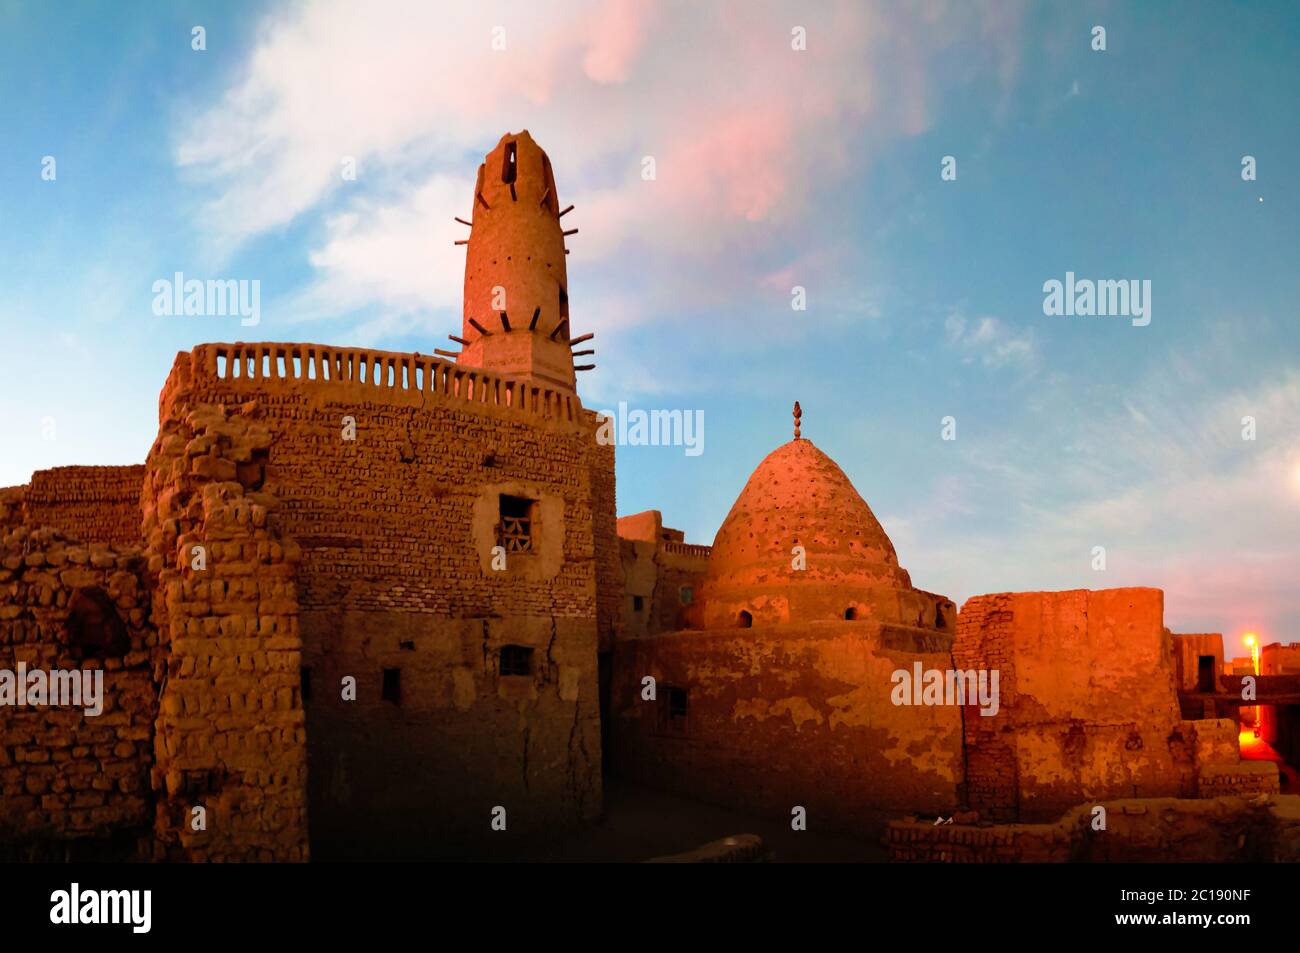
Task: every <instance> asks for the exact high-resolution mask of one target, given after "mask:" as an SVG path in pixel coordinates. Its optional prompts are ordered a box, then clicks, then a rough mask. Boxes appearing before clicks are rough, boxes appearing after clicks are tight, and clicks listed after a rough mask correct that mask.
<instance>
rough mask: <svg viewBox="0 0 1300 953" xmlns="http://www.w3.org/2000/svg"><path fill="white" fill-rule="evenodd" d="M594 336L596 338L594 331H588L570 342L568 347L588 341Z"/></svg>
mask: <svg viewBox="0 0 1300 953" xmlns="http://www.w3.org/2000/svg"><path fill="white" fill-rule="evenodd" d="M595 336H596V332H595V331H588V332H587V333H586V334H584V335H582V336H581V337H576V338H574V339H573V340H572V341H570V342H569V347H573V346H574V345H575V344H582V343H583V342H584V341H590V340H591V339H592V338H594V337H595Z"/></svg>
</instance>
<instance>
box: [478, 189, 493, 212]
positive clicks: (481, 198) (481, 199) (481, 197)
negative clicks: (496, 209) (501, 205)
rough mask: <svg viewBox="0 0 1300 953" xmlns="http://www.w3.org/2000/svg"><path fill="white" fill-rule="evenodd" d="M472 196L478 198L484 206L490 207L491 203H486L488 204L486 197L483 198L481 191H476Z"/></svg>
mask: <svg viewBox="0 0 1300 953" xmlns="http://www.w3.org/2000/svg"><path fill="white" fill-rule="evenodd" d="M474 198H476V199H478V200H479V203H480V204H481V205H482V206H483V207H484V208H487V209H490V208H491V207H492V206H491V205H488V204H487V199H485V198H483V193H482V192H479V193H477V194H476V195H475V196H474Z"/></svg>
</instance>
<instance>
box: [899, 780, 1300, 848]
mask: <svg viewBox="0 0 1300 953" xmlns="http://www.w3.org/2000/svg"><path fill="white" fill-rule="evenodd" d="M1097 807H1102V808H1104V809H1105V812H1106V813H1105V829H1104V830H1098V829H1097V826H1096V820H1097V817H1098V815H1096V814H1095V813H1094V812H1095V809H1096V808H1097ZM886 844H887V845H888V847H889V858H890V860H893V861H903V862H909V863H949V864H952V863H1018V862H1027V863H1043V862H1049V861H1050V862H1063V861H1078V862H1093V863H1156V862H1160V863H1170V862H1175V863H1177V862H1199V863H1226V862H1234V863H1240V862H1243V861H1245V862H1250V861H1254V862H1275V863H1295V862H1296V861H1297V860H1300V797H1267V796H1265V797H1262V798H1256V799H1253V800H1250V801H1247V800H1244V799H1242V798H1239V797H1220V798H1214V799H1205V800H1181V799H1174V798H1149V799H1148V798H1138V799H1126V800H1118V801H1105V802H1099V803H1096V804H1082V805H1079V806H1078V807H1076V808H1073V809H1072V810H1070V811H1067V812H1066V813H1065V814H1064V815H1063V816H1061V817H1060V818H1059V819H1057V820H1056V821H1054V822H1051V823H1042V824H1000V825H989V826H976V825H963V824H942V825H938V826H936V825H935V824H934V822H933V821H932V820H927V819H925V818H916V819H907V820H899V821H894V822H893V823H891V824H890V825H889V830H888V832H887V833H886Z"/></svg>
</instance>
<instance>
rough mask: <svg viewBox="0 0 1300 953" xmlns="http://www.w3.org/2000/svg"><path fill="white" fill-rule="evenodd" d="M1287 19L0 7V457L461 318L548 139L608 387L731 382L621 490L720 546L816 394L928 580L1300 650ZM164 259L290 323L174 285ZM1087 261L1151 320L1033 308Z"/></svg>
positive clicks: (13, 479)
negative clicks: (203, 379)
mask: <svg viewBox="0 0 1300 953" xmlns="http://www.w3.org/2000/svg"><path fill="white" fill-rule="evenodd" d="M195 25H202V26H203V27H204V29H205V30H206V46H207V48H206V50H203V51H195V50H193V49H191V30H192V28H193V27H194V26H195ZM1096 25H1101V26H1104V27H1105V29H1106V49H1105V51H1094V50H1093V49H1091V40H1092V34H1091V31H1092V28H1093V27H1094V26H1096ZM795 26H802V27H804V28H805V30H806V34H807V44H806V45H807V49H805V50H802V51H795V50H792V49H791V30H792V28H794V27H795ZM497 28H501V30H503V31H504V32H503V33H500V34H497V33H494V30H496V29H497ZM497 35H500V36H503V37H504V40H505V49H499V50H494V49H493V48H492V40H493V38H494V36H497ZM1298 45H1300V8H1297V7H1296V6H1295V4H1293V3H1283V2H1276V3H1270V2H1257V3H1250V4H1222V3H1213V4H1208V3H1207V4H1201V3H1190V2H1179V3H1172V2H1171V3H1164V2H1144V3H1130V4H1118V3H1087V2H1083V3H1036V4H1026V5H1020V4H1016V3H1012V2H999V3H975V2H961V3H958V2H955V0H954V2H952V3H944V2H932V3H916V4H907V3H903V2H895V0H891V2H882V3H879V4H864V3H846V4H836V3H825V4H817V5H812V6H811V8H809V5H801V4H793V3H791V4H781V3H753V4H738V3H722V2H720V3H716V4H708V5H701V4H691V3H686V2H678V3H662V2H660V3H656V2H648V0H646V2H639V0H614V2H608V3H604V4H588V3H556V4H548V5H545V8H544V9H541V8H539V5H537V4H511V3H490V2H489V3H481V4H444V5H431V4H414V3H412V4H397V3H393V4H377V5H373V6H368V7H367V8H366V12H365V13H362V12H359V11H358V10H357V9H356V5H344V4H292V5H282V4H259V3H241V4H238V5H234V4H226V3H182V4H175V5H168V6H166V7H162V6H159V5H157V4H152V3H143V2H118V3H102V4H98V3H71V4H66V5H62V6H61V7H59V8H58V9H54V8H51V7H50V6H49V5H45V4H35V3H32V4H28V3H14V2H3V0H0V122H3V124H4V127H5V134H4V136H3V137H2V138H0V222H3V223H4V226H5V227H4V228H2V229H0V287H2V288H3V289H4V294H3V298H2V299H0V301H2V302H3V303H2V304H0V320H3V324H4V331H5V335H6V344H7V346H6V348H5V350H4V352H3V353H4V362H3V369H4V386H3V387H0V419H2V420H3V421H4V428H5V431H4V446H5V447H6V450H7V451H8V452H6V453H5V454H4V456H3V458H2V459H0V485H10V484H16V483H22V482H26V481H27V480H28V479H29V478H30V474H31V472H32V471H33V470H34V469H40V468H44V467H49V466H57V465H61V464H71V463H81V464H94V463H129V462H138V461H141V460H142V459H143V458H144V456H145V454H146V452H147V450H148V447H149V445H150V443H151V442H152V439H153V436H154V433H155V427H156V413H157V396H158V391H159V389H160V388H161V386H162V383H163V380H164V379H165V377H166V374H167V371H168V370H169V368H170V366H171V362H172V360H173V358H174V356H175V354H176V352H177V351H179V350H184V349H188V348H190V347H192V346H194V345H195V344H198V343H201V342H204V341H215V340H237V339H245V340H276V341H322V342H330V343H339V344H354V345H362V346H370V347H378V348H385V349H391V350H420V351H423V352H425V353H428V352H429V351H430V350H431V349H432V348H433V347H435V346H443V345H442V343H441V342H445V341H446V335H447V333H449V332H452V333H455V332H457V331H458V328H459V324H460V317H459V315H460V294H461V281H462V270H463V249H461V248H458V247H455V246H453V245H452V240H453V239H454V238H457V237H460V231H459V226H456V225H455V224H454V223H453V222H452V216H453V215H461V216H465V214H466V213H467V212H468V211H469V209H470V198H471V195H472V185H473V181H474V175H475V172H476V169H477V165H478V163H479V161H481V158H482V156H483V154H484V153H486V152H487V151H488V150H489V149H491V147H492V146H493V145H494V144H495V143H496V142H497V140H498V139H499V138H500V136H501V135H502V134H503V133H505V132H507V131H517V130H519V129H521V128H528V129H529V130H530V131H531V133H532V134H533V136H534V137H535V138H536V139H537V141H538V142H539V143H540V144H541V145H542V147H543V148H545V149H546V150H547V151H548V153H549V154H550V156H551V159H552V162H553V164H554V168H555V170H556V178H557V182H558V189H559V192H560V198H561V201H562V203H563V204H568V203H570V202H572V203H574V204H575V205H576V206H577V207H576V209H575V211H574V212H573V213H571V216H570V218H568V219H566V223H567V222H569V221H570V220H571V221H572V223H573V224H574V225H576V226H578V227H580V229H581V231H580V233H579V234H578V235H577V236H574V238H573V239H572V240H571V242H570V247H571V248H572V250H573V251H572V254H571V256H570V295H571V306H572V313H573V320H574V330H575V332H577V333H581V332H583V331H587V330H594V331H596V333H597V337H596V342H595V343H596V345H597V354H596V361H597V363H598V365H599V366H598V369H597V370H596V371H595V372H593V373H591V374H588V375H586V376H585V378H584V380H583V382H582V396H583V398H584V401H585V402H586V403H587V404H588V405H589V406H592V407H595V408H597V409H601V408H607V407H613V406H615V405H616V404H617V402H618V401H627V402H628V403H629V404H630V405H631V406H633V407H642V408H647V409H652V408H664V409H669V408H683V409H700V410H703V411H704V414H705V452H704V453H703V454H702V455H700V456H694V457H688V456H686V455H685V454H684V453H683V451H682V449H681V448H660V447H654V448H651V447H645V448H633V447H628V448H620V450H619V462H618V479H619V510H620V512H621V513H632V512H637V511H639V510H642V509H647V508H652V507H653V508H659V509H662V510H663V511H664V513H665V518H666V520H667V521H668V522H669V523H670V524H671V525H674V526H678V527H680V528H682V529H685V530H686V532H687V535H688V539H692V540H694V541H700V542H709V541H711V539H712V536H713V533H714V532H715V531H716V529H717V527H718V525H719V524H720V523H721V521H722V519H723V517H724V516H725V515H726V512H727V510H728V508H729V507H730V505H731V502H732V501H733V500H734V498H735V496H736V494H737V493H738V492H739V490H740V488H741V486H742V485H743V483H744V481H745V479H746V477H747V476H748V474H749V472H750V471H751V470H752V469H753V467H754V466H755V465H756V464H757V463H758V462H759V460H761V459H762V457H763V456H764V455H765V454H766V453H767V452H768V451H770V450H771V449H773V448H774V447H776V446H777V445H778V444H780V443H782V442H784V441H785V440H787V439H789V436H790V406H791V404H792V403H793V401H794V400H795V399H798V400H800V401H801V402H802V405H803V408H804V435H805V436H807V437H809V438H810V439H812V440H813V441H815V442H816V443H817V444H818V445H819V446H820V447H821V448H822V449H823V450H825V451H826V452H828V453H829V454H831V456H832V457H834V458H835V459H836V460H837V461H838V462H839V464H840V465H841V466H842V467H843V468H844V470H845V471H846V472H847V473H848V475H849V476H850V478H851V479H852V480H853V481H854V483H855V485H856V486H857V487H858V489H859V491H860V492H861V493H862V495H863V496H864V497H865V498H866V499H867V501H868V502H869V503H870V504H871V506H872V508H873V509H874V510H875V512H876V515H877V516H878V517H879V518H880V519H881V521H882V522H883V524H884V526H885V528H886V530H887V531H888V532H889V533H890V535H891V536H892V538H893V540H894V542H895V545H896V546H897V548H898V550H899V555H900V559H901V561H902V562H903V564H904V566H906V567H907V568H908V569H909V570H910V571H911V573H912V576H913V581H914V582H915V583H916V584H917V585H918V586H921V587H923V588H926V589H930V590H934V591H939V592H944V593H947V594H949V595H951V596H953V597H954V598H956V599H958V600H963V599H965V598H967V597H968V596H970V595H973V594H976V593H981V592H991V591H1001V590H1020V589H1067V588H1077V587H1088V588H1103V587H1110V586H1119V585H1153V586H1159V587H1162V588H1164V589H1165V590H1166V622H1167V624H1169V625H1170V626H1171V627H1172V628H1173V629H1174V630H1175V631H1223V632H1225V634H1227V635H1229V636H1230V637H1231V640H1232V641H1230V649H1229V650H1230V654H1231V653H1232V651H1233V647H1234V646H1235V645H1236V644H1237V643H1236V638H1237V637H1238V636H1239V635H1240V634H1241V632H1243V631H1245V630H1246V629H1248V628H1254V629H1256V630H1257V631H1260V632H1261V633H1262V634H1263V635H1264V639H1265V641H1272V640H1275V639H1280V640H1282V641H1300V635H1298V634H1297V632H1296V630H1295V627H1294V622H1293V620H1294V619H1295V618H1297V617H1298V616H1300V590H1298V588H1297V586H1296V579H1297V576H1298V575H1300V573H1298V572H1297V570H1300V328H1298V323H1297V322H1298V321H1300V316H1298V315H1297V308H1296V301H1297V299H1298V298H1300V269H1297V261H1298V260H1300V255H1298V254H1297V252H1298V251H1300V240H1298V239H1297V234H1298V232H1297V228H1296V224H1295V223H1296V222H1297V221H1298V220H1300V207H1297V206H1298V202H1297V194H1296V188H1295V181H1294V180H1295V175H1294V170H1293V168H1292V163H1293V162H1294V161H1295V158H1294V157H1296V156H1297V155H1300V134H1298V132H1297V123H1296V115H1297V99H1298V98H1300V95H1298V94H1300V56H1297V46H1298ZM47 155H49V156H53V157H54V158H55V160H56V162H57V178H56V179H55V180H54V181H44V180H42V178H41V168H42V166H41V163H42V158H43V157H44V156H47ZM647 155H649V156H654V157H655V159H656V168H657V172H656V178H655V180H654V181H645V180H643V179H642V177H641V174H640V173H641V168H642V159H643V157H644V156H647ZM945 155H951V156H954V157H955V158H956V161H957V178H956V180H955V181H950V182H945V181H941V179H940V161H941V158H942V157H943V156H945ZM1244 155H1251V156H1254V157H1255V158H1256V161H1257V171H1258V179H1257V181H1243V180H1242V177H1241V159H1242V156H1244ZM345 156H351V157H354V158H355V159H356V160H357V164H358V170H359V174H358V177H357V179H356V181H354V182H352V181H344V180H343V179H342V177H341V176H340V174H339V168H340V161H341V159H342V158H343V157H345ZM175 271H183V272H185V273H186V274H187V275H189V276H195V277H203V278H208V277H219V278H246V279H258V280H260V282H261V285H262V319H261V324H260V325H259V326H258V327H257V328H242V327H240V326H239V324H238V319H236V318H222V317H203V318H183V317H177V318H171V317H157V316H155V315H154V314H153V313H152V311H151V303H152V298H153V296H152V292H151V286H152V284H153V282H154V281H155V280H157V279H159V278H167V277H170V276H171V275H172V274H173V273H174V272H175ZM1067 271H1072V272H1074V273H1075V274H1076V275H1078V276H1079V277H1081V278H1094V279H1118V278H1135V279H1144V280H1149V281H1150V282H1151V285H1152V311H1151V317H1152V320H1151V323H1150V325H1149V326H1147V327H1142V328H1138V327H1133V326H1132V325H1131V323H1130V322H1129V321H1128V320H1127V319H1124V318H1114V317H1081V316H1073V317H1048V316H1045V315H1044V314H1043V309H1042V302H1043V290H1042V288H1043V283H1044V282H1045V281H1048V280H1050V279H1053V278H1056V279H1063V278H1064V276H1065V273H1066V272H1067ZM795 285H799V286H802V287H804V288H806V289H807V300H808V307H807V310H806V311H794V310H792V309H791V291H790V290H791V288H792V287H793V286H795ZM949 415H951V416H953V417H955V418H956V421H957V439H956V440H953V441H944V440H941V439H940V429H941V423H940V421H941V419H942V418H943V417H945V416H949ZM1246 415H1251V416H1253V417H1255V418H1256V421H1257V428H1258V436H1257V439H1256V440H1254V441H1244V440H1242V439H1241V427H1242V424H1241V420H1242V417H1243V416H1246ZM51 424H52V428H53V429H51ZM50 438H52V439H50ZM1094 546H1104V547H1106V553H1107V568H1106V569H1105V571H1102V572H1099V571H1096V570H1094V569H1093V568H1092V548H1093V547H1094Z"/></svg>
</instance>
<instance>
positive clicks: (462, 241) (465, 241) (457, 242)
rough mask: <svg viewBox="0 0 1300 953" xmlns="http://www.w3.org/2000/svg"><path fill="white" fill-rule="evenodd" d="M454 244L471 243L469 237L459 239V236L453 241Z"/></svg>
mask: <svg viewBox="0 0 1300 953" xmlns="http://www.w3.org/2000/svg"><path fill="white" fill-rule="evenodd" d="M452 244H454V245H468V244H469V239H468V238H466V239H459V238H458V239H456V241H455V242H453V243H452Z"/></svg>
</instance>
